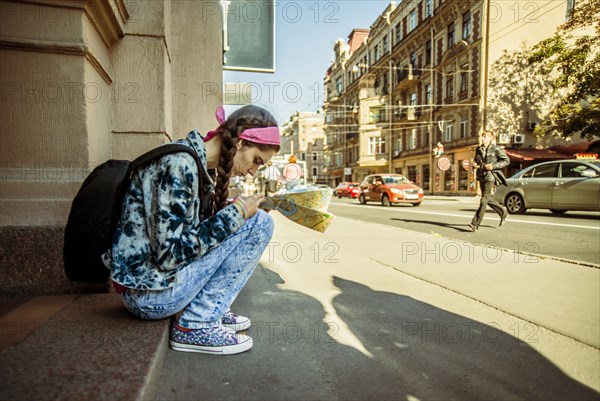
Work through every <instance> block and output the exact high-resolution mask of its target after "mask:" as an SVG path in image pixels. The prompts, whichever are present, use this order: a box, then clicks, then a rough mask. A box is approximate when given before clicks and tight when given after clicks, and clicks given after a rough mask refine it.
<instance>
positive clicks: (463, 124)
mask: <svg viewBox="0 0 600 401" xmlns="http://www.w3.org/2000/svg"><path fill="white" fill-rule="evenodd" d="M467 136H469V119H468V118H467V117H465V116H462V117H461V118H460V137H461V138H466V137H467Z"/></svg>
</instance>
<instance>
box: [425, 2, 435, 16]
mask: <svg viewBox="0 0 600 401" xmlns="http://www.w3.org/2000/svg"><path fill="white" fill-rule="evenodd" d="M432 12H433V1H432V0H425V18H427V17H431V14H432Z"/></svg>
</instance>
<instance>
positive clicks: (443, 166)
mask: <svg viewBox="0 0 600 401" xmlns="http://www.w3.org/2000/svg"><path fill="white" fill-rule="evenodd" d="M437 165H438V168H439V169H440V170H442V171H446V170H448V169H449V168H450V166H451V165H452V162H451V161H450V159H448V158H447V157H440V158H439V159H438V162H437Z"/></svg>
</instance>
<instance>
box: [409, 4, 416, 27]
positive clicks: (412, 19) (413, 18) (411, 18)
mask: <svg viewBox="0 0 600 401" xmlns="http://www.w3.org/2000/svg"><path fill="white" fill-rule="evenodd" d="M416 27H417V9H414V10H412V11H411V12H410V14H409V17H408V32H410V31H412V30H413V29H415V28H416Z"/></svg>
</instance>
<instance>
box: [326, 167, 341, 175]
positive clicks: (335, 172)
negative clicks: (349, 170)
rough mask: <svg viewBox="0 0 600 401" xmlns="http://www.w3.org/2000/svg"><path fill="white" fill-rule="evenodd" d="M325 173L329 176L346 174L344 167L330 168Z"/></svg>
mask: <svg viewBox="0 0 600 401" xmlns="http://www.w3.org/2000/svg"><path fill="white" fill-rule="evenodd" d="M325 175H326V176H328V177H341V176H342V175H344V169H341V168H336V169H328V170H327V172H325Z"/></svg>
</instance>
